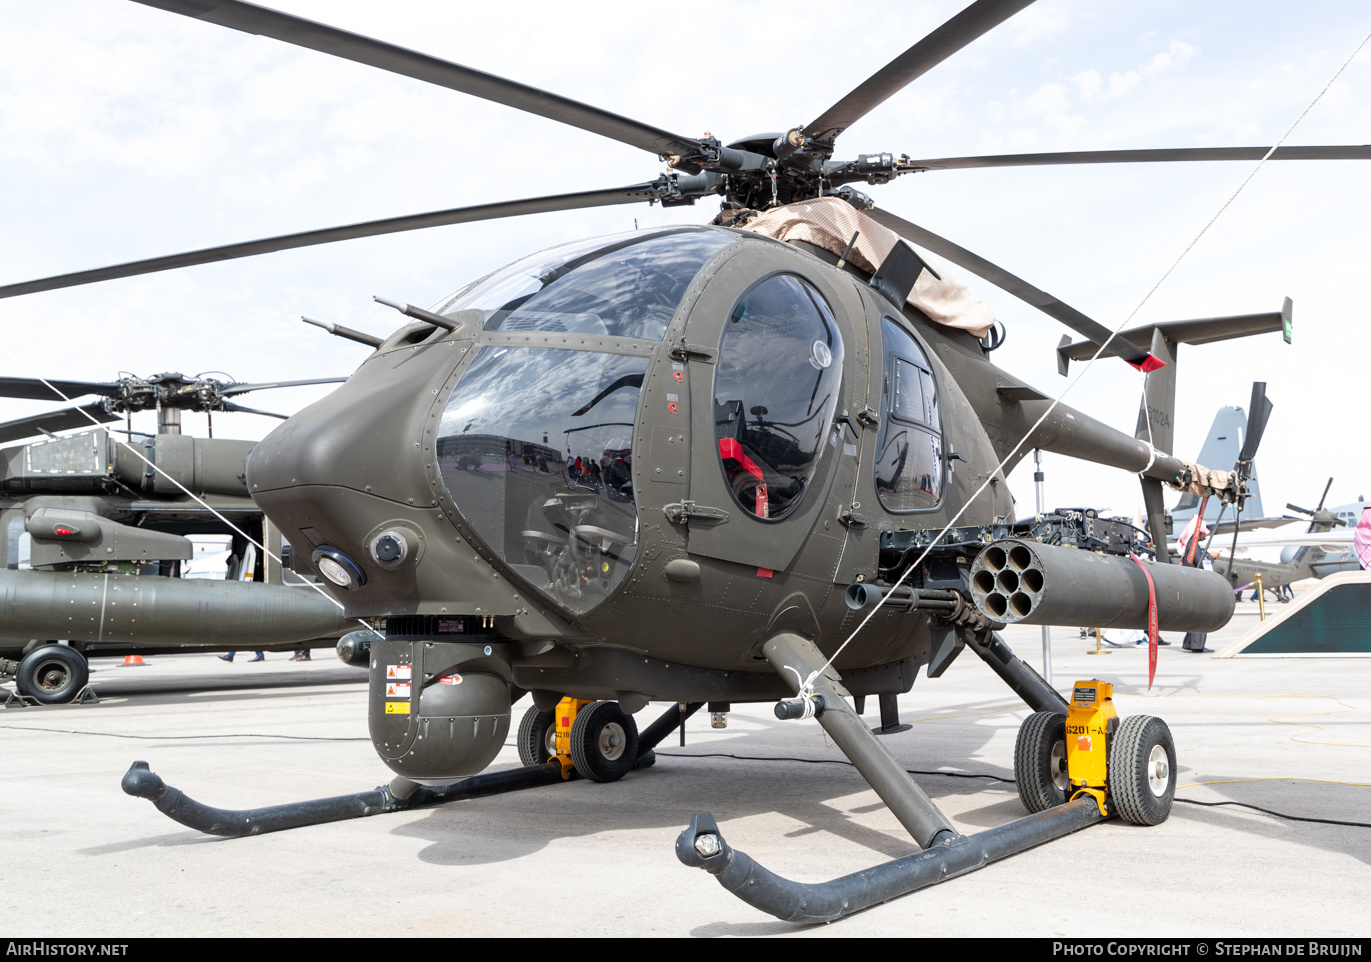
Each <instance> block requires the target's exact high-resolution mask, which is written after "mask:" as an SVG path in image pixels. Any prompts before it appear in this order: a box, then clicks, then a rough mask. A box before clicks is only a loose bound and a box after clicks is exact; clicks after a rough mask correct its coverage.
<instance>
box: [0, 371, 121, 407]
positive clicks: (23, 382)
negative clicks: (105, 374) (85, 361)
mask: <svg viewBox="0 0 1371 962" xmlns="http://www.w3.org/2000/svg"><path fill="white" fill-rule="evenodd" d="M48 384H51V385H52V387H48ZM48 384H44V383H43V382H42V381H40V380H39V379H38V378H36V377H0V397H22V398H31V399H33V400H35V401H66V400H70V399H71V398H75V397H80V396H81V395H83V394H103V395H105V396H106V397H115V396H117V395H118V394H119V392H120V389H121V386H120V385H118V384H108V383H103V384H102V383H100V382H97V381H54V380H52V379H51V378H49V379H48ZM53 388H56V389H57V391H54V390H53ZM58 391H60V392H61V394H59V393H57V392H58ZM63 394H65V395H66V397H63V396H62V395H63Z"/></svg>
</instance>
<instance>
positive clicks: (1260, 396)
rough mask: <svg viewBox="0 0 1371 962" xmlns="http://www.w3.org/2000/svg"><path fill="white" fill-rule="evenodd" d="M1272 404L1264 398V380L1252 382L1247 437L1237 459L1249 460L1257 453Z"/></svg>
mask: <svg viewBox="0 0 1371 962" xmlns="http://www.w3.org/2000/svg"><path fill="white" fill-rule="evenodd" d="M1272 406H1273V405H1272V404H1271V402H1270V401H1268V400H1267V399H1266V382H1265V381H1254V382H1252V405H1251V410H1249V411H1248V414H1247V437H1246V438H1244V439H1243V444H1242V451H1241V452H1239V454H1238V460H1239V461H1244V462H1250V461H1251V460H1252V459H1253V458H1254V457H1256V455H1257V448H1258V446H1260V444H1261V443H1262V434H1263V432H1265V431H1266V422H1267V420H1268V419H1269V418H1270V417H1271V408H1272Z"/></svg>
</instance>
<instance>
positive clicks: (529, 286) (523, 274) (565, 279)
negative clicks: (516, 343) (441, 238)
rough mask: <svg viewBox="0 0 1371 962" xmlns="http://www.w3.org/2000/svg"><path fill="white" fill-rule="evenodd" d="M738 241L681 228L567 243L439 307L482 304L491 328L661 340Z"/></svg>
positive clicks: (475, 285)
mask: <svg viewBox="0 0 1371 962" xmlns="http://www.w3.org/2000/svg"><path fill="white" fill-rule="evenodd" d="M733 240H734V238H733V237H732V236H731V235H729V234H727V233H725V232H723V231H716V230H710V229H707V228H679V229H675V230H667V231H654V232H647V231H634V232H631V233H627V234H615V235H611V236H609V237H598V238H595V239H593V240H585V241H577V242H575V243H572V244H563V245H562V246H560V247H554V248H552V249H551V250H546V251H542V252H541V253H538V254H534V255H532V256H531V257H525V258H524V259H523V260H521V261H515V262H514V263H513V264H511V265H509V266H508V267H505V268H502V269H500V270H498V271H496V272H495V273H493V274H489V275H487V276H486V277H483V278H481V279H480V280H479V281H476V282H474V283H472V284H469V285H467V286H466V287H464V288H463V289H462V290H460V291H458V292H457V293H456V294H453V295H452V296H451V297H449V298H448V299H447V300H445V301H443V302H442V303H441V304H440V305H439V306H438V307H437V308H435V310H436V311H437V313H439V314H452V313H455V312H457V311H462V310H471V309H477V310H480V311H482V312H483V313H484V314H485V324H484V328H485V330H487V331H558V332H568V333H576V334H598V335H608V336H612V337H637V338H645V339H648V340H654V341H659V340H661V339H662V338H663V337H664V336H665V335H666V329H667V326H668V325H669V324H670V323H671V318H672V316H673V315H674V314H675V313H676V307H677V305H679V304H680V302H681V299H682V298H683V297H685V292H686V289H687V288H688V287H689V286H690V282H691V281H692V280H694V278H695V275H696V274H698V273H699V272H700V268H701V267H703V266H704V264H705V262H706V261H707V260H709V258H710V257H711V256H713V254H714V253H715V252H716V251H718V250H721V249H723V248H724V247H727V246H728V245H729V244H731V243H733Z"/></svg>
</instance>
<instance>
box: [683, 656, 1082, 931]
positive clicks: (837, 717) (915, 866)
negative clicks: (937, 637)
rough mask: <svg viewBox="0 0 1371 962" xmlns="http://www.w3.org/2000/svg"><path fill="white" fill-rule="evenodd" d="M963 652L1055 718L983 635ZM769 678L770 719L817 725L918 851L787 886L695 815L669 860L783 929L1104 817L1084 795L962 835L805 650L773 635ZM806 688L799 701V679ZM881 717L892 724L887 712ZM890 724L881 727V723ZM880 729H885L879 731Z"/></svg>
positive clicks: (1044, 690)
mask: <svg viewBox="0 0 1371 962" xmlns="http://www.w3.org/2000/svg"><path fill="white" fill-rule="evenodd" d="M964 640H965V644H966V647H968V648H970V649H971V650H973V651H974V652H976V654H977V655H979V656H980V657H981V659H982V660H984V661H985V662H986V664H988V665H989V666H990V667H991V668H992V669H993V670H994V671H995V673H996V674H998V675H999V676H1000V677H1001V678H1002V679H1003V680H1004V681H1005V682H1006V683H1007V684H1008V685H1009V687H1010V688H1012V689H1013V690H1014V691H1015V693H1017V694H1018V695H1019V696H1020V697H1021V698H1023V699H1024V701H1025V702H1027V703H1028V705H1029V707H1031V708H1033V710H1034V711H1036V712H1053V713H1056V714H1061V715H1065V714H1066V713H1067V710H1068V704H1067V702H1066V700H1065V699H1063V698H1062V697H1061V695H1060V694H1058V693H1057V691H1056V690H1055V689H1053V688H1052V687H1051V686H1050V685H1048V684H1047V682H1045V681H1044V680H1043V679H1042V677H1041V676H1039V675H1038V673H1037V672H1035V671H1033V669H1032V668H1030V667H1029V666H1028V665H1027V664H1025V663H1024V662H1023V661H1021V660H1020V659H1019V658H1018V657H1017V656H1015V655H1014V653H1013V652H1012V651H1010V650H1009V647H1008V646H1007V645H1005V643H1004V642H1003V641H1001V640H1000V638H999V637H997V636H996V635H995V634H994V633H993V632H991V631H980V632H972V631H970V630H968V631H966V635H965V639H964ZM762 652H763V654H764V655H765V656H766V659H767V660H768V661H769V662H770V663H771V666H772V667H773V668H775V669H776V673H777V674H778V675H780V676H781V677H782V678H785V679H786V680H787V681H789V682H790V684H791V686H792V688H793V689H794V690H795V692H796V695H797V696H799V697H798V698H797V699H796V700H795V701H791V702H781V703H780V704H779V705H778V706H777V709H776V714H777V717H780V718H798V717H811V716H813V717H817V719H818V721H819V724H820V725H821V726H823V729H824V731H825V732H826V733H827V734H828V736H829V737H830V738H832V739H833V741H834V742H835V743H837V745H838V747H839V748H840V749H841V750H842V752H843V754H845V755H846V756H847V757H848V759H849V760H850V761H851V762H852V764H853V765H855V766H856V768H857V770H858V771H859V772H861V774H862V777H863V778H865V779H866V781H867V783H868V784H869V785H870V786H871V787H872V788H873V789H874V790H875V791H876V794H877V795H879V796H880V797H881V801H883V802H885V804H886V806H887V807H888V808H889V809H890V810H891V812H892V813H893V814H894V815H895V817H896V818H897V819H898V820H899V821H900V824H902V825H903V826H904V827H905V828H906V829H907V830H908V831H909V834H910V835H911V836H913V838H914V841H915V842H917V843H918V844H919V847H920V848H922V849H924V851H922V852H919V853H918V854H916V855H910V856H906V857H905V858H900V859H896V860H894V861H892V862H886V863H883V864H881V865H876V866H873V867H872V868H869V869H866V870H864V871H861V872H857V873H855V874H853V875H847V876H844V877H843V878H839V879H834V880H833V881H831V882H821V883H816V884H805V883H802V882H792V881H791V880H790V879H787V878H782V877H781V876H779V875H777V874H775V873H774V872H771V871H770V870H768V869H766V868H764V867H762V866H761V865H759V864H758V863H757V862H756V861H754V860H753V859H752V858H751V857H750V856H748V855H747V854H746V853H744V852H739V851H737V850H736V849H734V848H732V847H731V846H730V845H729V844H728V843H727V842H726V841H725V840H724V837H723V834H722V833H721V832H720V831H719V826H718V825H717V823H716V822H715V821H714V817H713V816H712V815H709V814H701V815H696V816H695V817H694V818H692V819H691V821H690V826H689V827H688V828H687V829H686V830H685V831H684V832H682V833H681V835H680V837H679V838H677V840H676V857H677V858H679V859H680V860H681V862H682V863H684V864H685V865H688V866H691V867H692V868H700V869H704V870H705V871H706V872H709V873H710V874H711V875H713V876H714V877H716V878H717V879H718V880H719V884H720V885H722V886H723V887H724V888H726V889H728V890H729V891H730V892H732V893H733V894H734V895H736V896H738V897H739V898H740V899H742V900H743V901H744V902H747V903H748V904H749V905H752V906H754V907H755V908H758V909H761V910H762V911H763V912H769V913H770V914H772V915H774V916H776V917H777V918H779V919H784V920H785V921H788V922H805V923H809V922H831V921H833V920H835V919H839V918H842V917H843V916H845V915H850V914H852V913H853V912H860V911H861V910H862V909H865V908H869V907H870V906H872V905H875V904H877V903H878V902H884V901H886V900H888V899H893V898H897V897H899V896H901V895H907V894H908V893H910V892H914V891H917V890H918V889H921V888H926V887H927V886H930V885H934V884H936V883H938V882H941V881H942V880H943V879H947V878H951V877H952V876H954V875H962V874H965V873H966V872H971V871H974V870H976V869H978V868H981V867H982V866H985V865H988V864H990V863H991V862H993V861H996V860H998V859H1002V858H1006V857H1008V856H1010V855H1016V854H1018V853H1019V852H1022V851H1025V850H1026V849H1029V848H1032V847H1034V846H1035V845H1041V844H1042V843H1044V842H1049V841H1051V840H1053V839H1055V838H1061V837H1062V836H1064V835H1069V834H1071V833H1072V832H1076V831H1079V830H1080V829H1083V828H1085V827H1086V826H1088V825H1093V824H1094V823H1095V822H1098V821H1100V820H1102V819H1103V818H1104V816H1103V815H1102V814H1101V806H1100V805H1099V804H1097V803H1096V801H1095V799H1094V798H1092V797H1090V796H1085V797H1080V798H1077V799H1075V800H1073V801H1070V802H1067V803H1066V804H1064V805H1059V806H1057V807H1055V808H1051V809H1049V810H1047V811H1041V812H1038V813H1036V814H1033V815H1029V816H1027V817H1025V818H1020V819H1017V820H1016V821H1013V822H1009V823H1008V824H1005V825H1001V826H999V827H997V828H992V829H987V830H986V831H984V832H977V833H976V834H975V835H962V834H960V833H958V832H957V831H956V829H955V828H953V826H952V823H951V822H949V821H948V819H947V817H946V816H944V815H943V813H942V812H941V811H939V810H938V807H937V805H935V804H934V803H933V800H932V799H930V798H929V797H928V795H927V794H925V793H924V791H923V789H921V788H920V787H919V785H918V783H916V782H915V781H914V779H912V778H911V777H910V776H909V773H908V772H906V771H905V770H904V767H903V766H902V765H901V764H900V763H899V762H898V761H896V760H895V757H894V756H893V755H892V754H891V753H890V751H889V749H887V748H886V747H885V745H884V744H883V743H882V741H881V740H880V739H879V738H877V737H876V736H877V735H878V734H880V731H879V730H874V731H873V730H872V729H870V728H868V727H867V726H866V725H865V724H863V723H862V720H861V717H860V716H859V715H858V714H857V713H856V712H855V711H854V710H853V708H852V707H851V705H850V704H849V700H848V699H849V698H850V697H851V696H850V695H849V693H848V692H847V690H846V689H845V688H844V687H843V684H842V681H841V678H840V677H839V675H838V673H837V672H836V671H835V670H833V669H832V668H825V664H826V659H825V658H824V656H823V653H822V652H820V651H819V649H818V648H817V647H816V646H815V645H814V643H813V642H811V641H809V640H807V639H805V638H802V637H801V636H799V635H796V634H792V633H788V632H786V633H782V634H779V635H777V636H775V637H774V638H772V639H771V640H770V641H768V642H767V643H766V644H765V645H764V646H763V648H762ZM811 676H813V681H812V682H811V684H810V687H809V689H808V690H807V691H804V692H801V691H800V686H799V682H800V680H801V679H809V678H810V677H811ZM887 714H891V715H893V706H892V711H890V712H888V713H887ZM891 720H895V719H889V720H886V721H887V725H888V724H889V721H891ZM882 727H886V725H883V726H882Z"/></svg>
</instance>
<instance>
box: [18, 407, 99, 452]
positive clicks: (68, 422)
mask: <svg viewBox="0 0 1371 962" xmlns="http://www.w3.org/2000/svg"><path fill="white" fill-rule="evenodd" d="M87 414H89V415H90V417H87V416H86V415H87ZM91 418H95V420H96V421H100V422H105V421H118V420H119V415H117V414H110V413H109V412H108V411H106V410H105V408H104V406H103V405H100V404H87V405H86V406H85V407H79V408H62V409H61V410H59V411H49V412H48V413H46V414H35V415H33V416H32V417H27V418H19V419H18V420H17V421H6V422H5V423H4V424H0V444H4V443H5V442H6V441H18V440H21V439H23V438H31V437H34V436H35V435H38V434H43V433H50V432H56V431H65V430H67V429H68V428H88V427H94V425H93V424H92V423H91Z"/></svg>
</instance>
